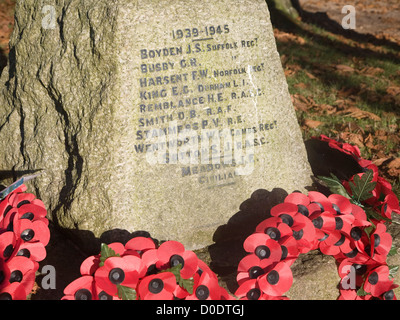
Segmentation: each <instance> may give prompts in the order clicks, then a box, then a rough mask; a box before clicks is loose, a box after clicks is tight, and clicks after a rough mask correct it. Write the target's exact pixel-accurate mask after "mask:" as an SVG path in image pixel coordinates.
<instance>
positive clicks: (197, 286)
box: [186, 272, 222, 300]
mask: <svg viewBox="0 0 400 320" xmlns="http://www.w3.org/2000/svg"><path fill="white" fill-rule="evenodd" d="M193 280H194V285H193V294H191V295H188V296H187V297H186V300H220V299H221V294H222V290H221V289H222V288H221V287H220V286H219V284H218V278H216V277H213V276H210V275H209V274H208V273H206V272H202V273H201V274H200V273H196V274H195V276H194V279H193Z"/></svg>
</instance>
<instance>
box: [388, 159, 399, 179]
mask: <svg viewBox="0 0 400 320" xmlns="http://www.w3.org/2000/svg"><path fill="white" fill-rule="evenodd" d="M387 167H388V169H389V170H388V174H390V175H391V176H393V177H398V176H399V175H400V158H396V159H394V160H392V161H391V162H390V163H389V164H388V166H387Z"/></svg>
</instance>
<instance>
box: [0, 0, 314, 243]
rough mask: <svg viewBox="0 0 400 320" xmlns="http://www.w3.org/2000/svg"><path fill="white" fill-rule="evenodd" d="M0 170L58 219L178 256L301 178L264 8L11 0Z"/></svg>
mask: <svg viewBox="0 0 400 320" xmlns="http://www.w3.org/2000/svg"><path fill="white" fill-rule="evenodd" d="M15 21H16V24H15V30H14V32H13V34H12V38H11V41H10V48H11V51H10V58H9V64H8V66H7V68H6V69H5V70H4V72H3V73H2V75H1V94H0V150H1V153H0V170H3V171H12V172H14V173H15V174H18V172H35V171H36V170H42V174H41V175H40V177H38V178H37V179H35V180H34V181H33V182H31V183H29V186H30V188H32V189H33V190H35V192H36V194H37V196H38V197H40V198H41V199H43V201H44V202H45V203H46V205H47V207H48V208H49V212H51V216H50V218H51V219H52V220H53V221H55V222H56V223H58V224H59V225H61V226H63V227H65V228H70V229H79V230H89V231H91V232H93V233H94V235H95V236H100V235H101V234H102V233H103V232H105V231H107V230H111V229H114V228H119V229H125V230H128V231H129V232H133V231H136V230H146V231H148V232H150V234H151V235H152V236H153V237H155V238H157V239H160V240H161V239H165V240H167V239H170V240H177V241H181V242H182V243H184V244H185V246H186V247H187V248H191V249H194V248H199V247H203V246H205V245H208V244H211V243H212V236H213V233H214V231H215V230H216V229H217V227H218V226H220V225H222V224H224V223H226V221H227V220H229V218H230V217H231V216H232V215H234V214H235V213H236V212H237V211H238V210H239V206H240V204H241V203H242V202H243V201H245V200H246V199H247V198H249V197H250V196H251V194H252V193H253V192H254V191H256V190H257V189H267V190H272V189H273V188H282V189H284V190H286V191H287V192H292V191H294V190H300V191H305V187H306V186H309V185H311V179H310V176H311V175H312V173H311V170H310V167H309V164H308V162H307V155H306V152H305V147H304V143H303V140H302V136H301V132H300V129H299V126H298V123H297V120H296V115H295V112H294V109H293V106H292V102H291V98H290V95H289V92H288V87H287V83H286V80H285V77H284V73H283V70H282V65H281V62H280V58H279V55H278V52H277V48H276V44H275V39H274V36H273V30H272V26H271V22H270V17H269V12H268V8H267V5H266V3H265V1H264V0H234V1H233V0H203V1H198V0H185V1H181V0H178V1H177V0H159V1H153V0H115V1H97V0H63V1H61V0H55V1H50V2H49V1H40V0H24V1H18V2H17V5H16V14H15Z"/></svg>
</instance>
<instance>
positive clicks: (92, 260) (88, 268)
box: [80, 255, 100, 276]
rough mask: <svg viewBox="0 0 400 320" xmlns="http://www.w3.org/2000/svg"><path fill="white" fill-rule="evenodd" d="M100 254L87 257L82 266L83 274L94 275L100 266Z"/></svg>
mask: <svg viewBox="0 0 400 320" xmlns="http://www.w3.org/2000/svg"><path fill="white" fill-rule="evenodd" d="M99 264H100V255H96V256H90V257H87V258H86V259H85V260H84V261H83V262H82V263H81V267H80V272H81V275H82V276H93V275H94V273H95V272H96V270H97V269H98V268H99V267H100V266H99Z"/></svg>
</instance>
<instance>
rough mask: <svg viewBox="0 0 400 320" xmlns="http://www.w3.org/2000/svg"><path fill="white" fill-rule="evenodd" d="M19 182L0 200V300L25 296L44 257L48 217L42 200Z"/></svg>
mask: <svg viewBox="0 0 400 320" xmlns="http://www.w3.org/2000/svg"><path fill="white" fill-rule="evenodd" d="M26 189H27V188H26V186H25V185H21V186H20V187H18V188H17V189H15V190H14V191H12V192H11V193H9V194H8V195H7V196H6V197H5V198H4V199H3V200H2V201H1V202H0V300H25V299H26V297H27V296H28V295H29V294H30V293H31V291H32V288H33V286H34V283H35V273H36V271H38V268H39V263H38V262H39V261H42V260H43V259H44V258H45V257H46V249H45V247H46V245H47V244H48V242H49V240H50V231H49V228H48V223H49V221H48V220H47V218H46V214H47V211H46V208H45V206H44V204H43V202H42V201H41V200H39V199H36V197H35V196H34V195H33V194H30V193H25V191H26Z"/></svg>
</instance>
